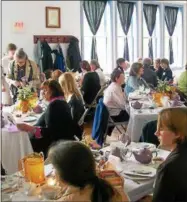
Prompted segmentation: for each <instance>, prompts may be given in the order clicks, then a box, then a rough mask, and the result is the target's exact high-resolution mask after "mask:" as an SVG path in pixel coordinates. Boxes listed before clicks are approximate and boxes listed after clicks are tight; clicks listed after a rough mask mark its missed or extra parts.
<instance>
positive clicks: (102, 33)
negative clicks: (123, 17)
mask: <svg viewBox="0 0 187 202" xmlns="http://www.w3.org/2000/svg"><path fill="white" fill-rule="evenodd" d="M92 36H93V34H92V32H91V30H90V27H89V24H88V22H87V19H86V16H85V13H84V11H83V59H84V60H88V61H90V60H91V45H92ZM96 40H97V55H98V60H99V64H100V66H101V68H102V69H103V71H104V73H110V72H111V70H112V56H111V55H112V54H111V50H112V48H111V15H110V3H107V5H106V8H105V12H104V14H103V17H102V20H101V24H100V27H99V29H98V31H97V34H96Z"/></svg>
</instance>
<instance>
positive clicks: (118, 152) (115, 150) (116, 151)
mask: <svg viewBox="0 0 187 202" xmlns="http://www.w3.org/2000/svg"><path fill="white" fill-rule="evenodd" d="M110 154H111V155H113V156H116V157H118V158H120V160H121V161H122V160H123V158H122V156H121V150H120V148H118V147H115V148H113V149H112V150H111V152H110Z"/></svg>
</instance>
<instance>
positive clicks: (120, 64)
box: [116, 58, 129, 72]
mask: <svg viewBox="0 0 187 202" xmlns="http://www.w3.org/2000/svg"><path fill="white" fill-rule="evenodd" d="M116 66H117V67H116V68H118V69H120V70H121V71H122V72H125V71H126V70H127V69H128V66H129V65H128V64H127V62H126V61H125V59H124V58H118V59H117V60H116Z"/></svg>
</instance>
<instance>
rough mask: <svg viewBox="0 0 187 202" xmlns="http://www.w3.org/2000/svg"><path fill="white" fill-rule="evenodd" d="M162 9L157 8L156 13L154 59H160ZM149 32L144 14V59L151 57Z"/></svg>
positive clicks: (153, 35)
mask: <svg viewBox="0 0 187 202" xmlns="http://www.w3.org/2000/svg"><path fill="white" fill-rule="evenodd" d="M159 26H160V9H159V6H158V7H157V12H156V23H155V28H154V31H153V34H152V43H153V59H156V58H159V57H160V27H159ZM149 38H150V36H149V32H148V30H147V25H146V21H145V16H144V13H143V57H144V58H147V57H149V47H148V43H149Z"/></svg>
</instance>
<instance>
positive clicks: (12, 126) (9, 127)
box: [5, 124, 19, 133]
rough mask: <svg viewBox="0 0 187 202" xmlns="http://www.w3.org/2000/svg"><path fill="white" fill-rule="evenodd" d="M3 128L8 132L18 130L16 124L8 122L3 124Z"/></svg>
mask: <svg viewBox="0 0 187 202" xmlns="http://www.w3.org/2000/svg"><path fill="white" fill-rule="evenodd" d="M5 128H7V130H8V132H12V133H13V132H18V131H19V130H18V128H17V126H16V125H13V124H8V125H6V126H5Z"/></svg>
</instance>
